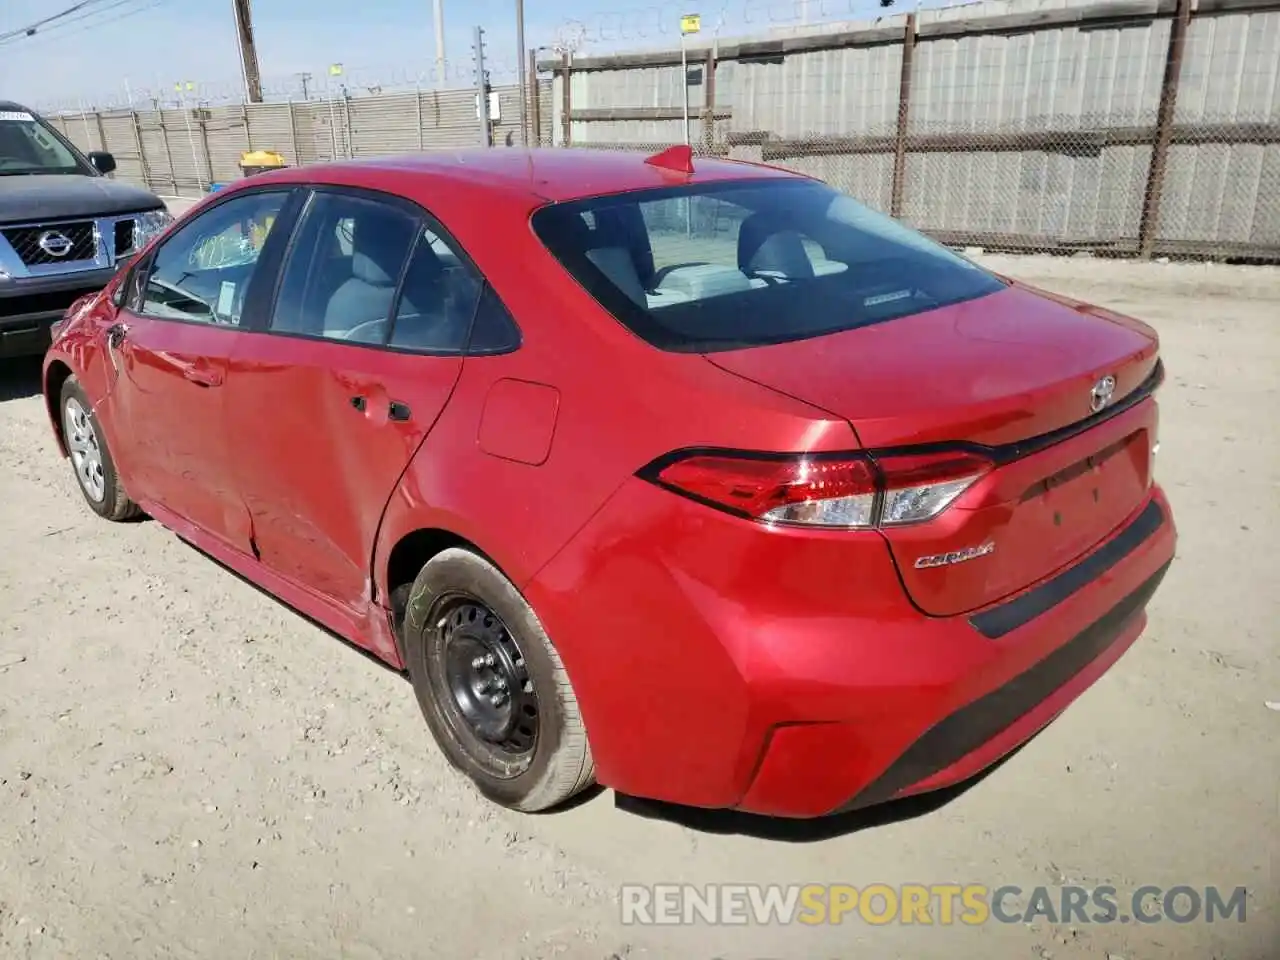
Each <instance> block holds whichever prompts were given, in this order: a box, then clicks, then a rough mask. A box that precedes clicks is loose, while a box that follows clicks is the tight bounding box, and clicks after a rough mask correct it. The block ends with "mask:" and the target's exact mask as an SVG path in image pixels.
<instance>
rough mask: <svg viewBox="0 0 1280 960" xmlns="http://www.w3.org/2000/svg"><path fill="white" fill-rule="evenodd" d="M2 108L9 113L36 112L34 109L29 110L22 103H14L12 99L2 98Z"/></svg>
mask: <svg viewBox="0 0 1280 960" xmlns="http://www.w3.org/2000/svg"><path fill="white" fill-rule="evenodd" d="M0 110H4V111H7V112H9V113H34V112H35V111H34V110H28V109H27V108H26V107H24V106H23V105H22V104H20V103H14V102H13V101H12V100H0Z"/></svg>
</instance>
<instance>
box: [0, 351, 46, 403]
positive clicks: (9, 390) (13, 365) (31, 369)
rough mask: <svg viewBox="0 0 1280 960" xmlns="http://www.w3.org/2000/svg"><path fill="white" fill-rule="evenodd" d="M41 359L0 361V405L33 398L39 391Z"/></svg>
mask: <svg viewBox="0 0 1280 960" xmlns="http://www.w3.org/2000/svg"><path fill="white" fill-rule="evenodd" d="M42 360H43V358H41V357H16V358H12V359H9V360H0V403H4V402H6V401H9V400H22V399H23V398H25V397H34V396H36V395H37V394H39V393H40V391H41V384H40V368H41V364H42Z"/></svg>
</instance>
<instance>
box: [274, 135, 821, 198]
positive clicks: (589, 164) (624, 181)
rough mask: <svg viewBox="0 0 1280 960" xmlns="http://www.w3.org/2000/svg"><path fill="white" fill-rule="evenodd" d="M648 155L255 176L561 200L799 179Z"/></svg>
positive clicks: (443, 156)
mask: <svg viewBox="0 0 1280 960" xmlns="http://www.w3.org/2000/svg"><path fill="white" fill-rule="evenodd" d="M650 156H652V155H651V154H649V153H645V152H641V151H629V150H592V149H584V148H564V147H554V148H533V149H523V148H509V147H492V148H489V149H483V148H478V147H477V148H473V149H467V150H441V151H432V152H428V153H412V154H398V155H391V156H381V157H370V158H361V159H354V160H338V161H335V162H330V163H320V164H307V165H306V166H304V167H292V168H288V169H287V170H281V171H279V172H273V173H267V174H260V175H259V176H258V177H254V178H253V179H254V180H259V178H263V179H265V178H268V177H269V178H271V179H275V180H289V181H309V182H313V183H315V182H325V181H329V182H336V183H343V184H349V185H360V186H367V187H371V188H375V189H382V190H388V191H391V192H405V190H406V189H408V190H410V191H411V190H412V187H413V186H414V184H411V183H405V182H404V181H405V178H411V179H417V178H421V181H419V182H420V183H422V182H425V181H435V182H436V183H437V184H440V183H441V182H442V181H443V182H446V183H448V184H449V186H450V187H451V188H452V187H456V188H457V189H458V190H460V191H467V190H482V191H484V192H486V193H489V194H490V195H493V194H495V193H498V194H505V195H506V196H508V197H511V198H513V199H514V198H515V197H517V196H519V197H522V198H525V199H534V200H538V201H542V202H546V201H552V202H560V201H565V200H577V199H583V198H587V197H593V196H600V195H603V194H611V193H622V192H626V191H631V190H644V189H653V188H662V187H670V186H677V185H680V184H686V183H709V182H718V181H726V180H746V179H761V178H765V179H796V178H804V177H803V174H797V173H793V172H791V171H787V170H781V169H779V168H777V167H769V166H765V165H763V164H756V163H747V162H744V161H735V160H721V159H715V158H704V157H695V158H694V160H693V170H694V172H693V173H692V174H691V175H690V174H685V173H683V172H679V171H674V170H671V169H669V168H663V167H659V166H655V165H653V164H650V163H646V160H647V158H648V157H650Z"/></svg>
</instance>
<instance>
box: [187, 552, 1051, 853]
mask: <svg viewBox="0 0 1280 960" xmlns="http://www.w3.org/2000/svg"><path fill="white" fill-rule="evenodd" d="M178 539H179V540H181V541H182V543H184V544H185V545H186V546H188V547H190V548H191V549H192V550H193V551H195V552H196V553H198V554H200V555H201V556H202V557H205V558H206V559H207V560H209V561H210V562H212V563H213V564H215V565H216V566H218V567H220V568H221V569H222V570H224V571H226V572H227V573H228V574H230V575H231V576H233V577H235V578H236V579H237V580H239V581H241V582H242V583H244V584H246V585H248V586H250V587H252V588H253V589H254V590H255V591H257V592H258V593H260V594H262V596H264V597H266V598H267V599H268V600H271V601H272V602H273V603H275V604H277V605H279V606H281V607H283V608H284V609H285V610H288V611H289V612H290V613H292V614H293V615H294V616H296V617H298V618H299V619H300V620H303V621H306V622H307V623H310V624H311V625H312V626H314V627H316V628H317V629H318V630H320V631H321V632H323V633H325V634H328V635H329V636H330V637H332V638H333V639H335V640H337V641H338V642H339V643H341V644H342V645H343V646H344V647H346V648H347V649H348V650H351V651H352V652H354V653H356V654H358V655H359V656H360V657H361V658H362V659H365V660H367V661H369V662H370V663H373V664H376V665H377V666H379V667H381V668H383V669H384V670H387V671H389V672H391V673H394V674H396V675H397V676H399V677H401V678H402V679H403V680H405V681H408V679H409V676H408V672H407V671H402V670H397V669H396V668H395V667H393V666H391V665H390V664H389V663H387V662H386V661H384V660H382V659H380V658H379V657H378V656H377V655H376V654H374V653H372V652H370V651H368V650H365V649H363V648H362V647H359V646H357V645H356V644H354V643H352V642H351V641H349V640H347V639H346V638H345V637H343V636H341V635H339V634H337V633H335V632H334V631H333V630H331V629H329V628H328V627H326V626H325V625H324V624H322V623H320V622H319V621H317V620H314V619H313V618H311V617H309V616H307V615H306V614H304V613H302V612H301V611H299V610H297V609H296V608H295V607H292V606H290V605H289V604H287V603H285V602H284V601H283V600H281V599H280V598H279V597H276V596H275V595H274V594H272V593H270V592H269V591H268V590H267V589H266V588H264V587H262V586H260V585H258V584H256V583H254V582H253V581H252V580H249V579H248V578H247V577H245V576H243V575H242V574H240V573H238V572H237V571H235V570H233V569H231V568H230V567H229V566H227V565H226V564H225V563H223V562H222V561H220V560H218V559H217V558H216V557H213V556H210V555H209V554H207V553H205V552H204V551H203V550H201V549H200V548H199V547H197V546H196V545H195V544H193V543H191V542H190V541H187V540H184V539H183V538H181V537H179V538H178ZM1036 736H1039V734H1038V733H1037V734H1036ZM1034 739H1035V736H1033V737H1032V738H1031V739H1030V740H1027V741H1026V742H1024V743H1022V744H1021V745H1019V746H1018V747H1016V748H1015V749H1014V750H1013V751H1011V752H1010V753H1008V754H1006V755H1005V756H1004V757H1003V758H1001V759H1000V760H998V761H997V762H996V763H994V764H992V765H991V766H990V767H988V768H987V769H986V770H983V771H982V772H981V773H979V774H977V775H976V776H974V777H972V778H971V779H969V780H966V781H965V782H963V783H960V784H957V785H956V786H954V787H946V788H943V789H941V790H934V791H932V792H931V793H926V794H921V795H919V796H914V797H906V798H904V799H902V800H891V801H888V802H885V803H880V804H877V805H875V806H873V807H868V808H866V809H864V810H854V811H851V812H849V813H841V814H832V815H829V816H825V817H816V818H813V819H809V820H796V819H788V818H782V817H766V816H761V815H759V814H753V813H742V812H741V811H738V810H707V809H703V808H700V807H686V806H680V805H679V804H674V803H666V802H663V801H660V800H646V799H643V798H641V797H632V796H628V795H626V794H622V793H617V792H615V793H614V807H615V808H616V809H617V810H619V811H621V812H623V813H626V814H630V815H633V816H638V817H641V818H643V819H647V820H665V821H667V822H668V823H672V824H675V825H677V826H681V827H685V828H686V829H689V830H696V831H698V832H699V833H718V834H737V835H740V836H747V837H754V838H756V839H759V840H775V841H781V842H784V843H814V842H817V841H821V840H831V839H834V838H836V837H841V836H845V835H847V834H852V833H858V832H859V831H862V830H867V829H871V828H874V827H882V826H887V825H889V824H892V823H900V822H904V821H907V820H914V819H916V818H917V817H922V816H925V815H926V814H929V813H933V812H934V811H935V810H938V809H941V808H942V807H945V806H946V805H947V804H949V803H951V802H952V801H953V800H956V799H958V798H959V797H960V796H962V795H963V794H965V793H967V792H968V791H969V790H971V789H973V788H974V787H975V786H977V785H978V784H979V783H981V782H982V781H983V780H985V779H986V778H987V777H989V776H991V774H993V773H995V772H996V771H997V770H998V769H1000V767H1002V766H1004V764H1005V763H1007V762H1008V761H1009V760H1011V759H1013V757H1014V756H1016V755H1017V754H1018V753H1019V752H1021V750H1022V749H1023V748H1024V747H1025V746H1026V745H1027V744H1029V743H1030V742H1031V741H1032V740H1034ZM605 792H607V791H606V789H605V788H604V787H601V786H599V785H598V784H597V785H593V786H591V787H588V788H587V789H586V790H583V791H582V792H581V793H579V794H577V795H576V796H574V797H573V798H571V799H570V800H569V801H567V802H566V803H563V804H561V805H560V806H558V807H556V808H554V809H553V810H550V811H546V812H544V813H543V814H541V815H543V816H547V815H550V816H554V815H555V814H557V813H565V812H567V811H569V810H573V809H575V808H577V807H580V806H584V805H585V804H588V803H591V802H592V801H594V800H595V799H596V798H597V797H599V796H600V795H601V794H603V793H605Z"/></svg>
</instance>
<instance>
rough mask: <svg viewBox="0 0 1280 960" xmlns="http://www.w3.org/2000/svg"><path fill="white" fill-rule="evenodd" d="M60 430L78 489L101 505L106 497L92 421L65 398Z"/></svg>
mask: <svg viewBox="0 0 1280 960" xmlns="http://www.w3.org/2000/svg"><path fill="white" fill-rule="evenodd" d="M62 427H63V431H64V433H65V434H66V438H67V449H68V450H69V451H70V453H71V463H72V464H73V465H74V467H75V470H76V480H77V481H78V482H79V484H80V489H81V490H83V491H84V492H85V496H87V497H88V498H89V499H90V500H92V501H93V502H94V503H101V502H102V501H103V500H105V499H106V496H107V477H106V474H105V472H104V469H103V463H102V444H101V443H100V442H99V440H98V431H97V430H95V429H94V428H93V421H92V420H90V419H89V413H88V411H86V410H85V408H84V407H83V406H82V405H81V404H80V401H79V400H77V399H76V398H75V397H71V398H69V399H68V400H67V402H66V404H65V406H64V407H63V410H62Z"/></svg>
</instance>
